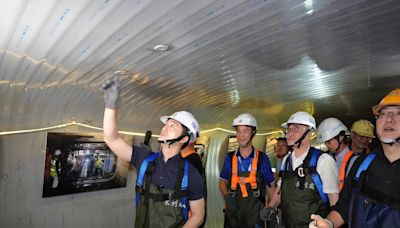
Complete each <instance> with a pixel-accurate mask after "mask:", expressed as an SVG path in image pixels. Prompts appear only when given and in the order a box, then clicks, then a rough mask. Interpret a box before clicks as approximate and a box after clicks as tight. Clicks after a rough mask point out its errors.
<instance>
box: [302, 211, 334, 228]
mask: <svg viewBox="0 0 400 228" xmlns="http://www.w3.org/2000/svg"><path fill="white" fill-rule="evenodd" d="M311 219H312V220H314V221H311V222H310V224H309V225H308V227H309V228H333V223H332V222H331V221H330V220H329V219H324V218H322V217H321V216H319V215H314V214H312V215H311Z"/></svg>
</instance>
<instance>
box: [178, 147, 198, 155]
mask: <svg viewBox="0 0 400 228" xmlns="http://www.w3.org/2000/svg"><path fill="white" fill-rule="evenodd" d="M191 154H196V151H195V150H194V149H193V148H189V147H186V148H184V149H183V150H181V156H182V158H186V157H187V156H189V155H191Z"/></svg>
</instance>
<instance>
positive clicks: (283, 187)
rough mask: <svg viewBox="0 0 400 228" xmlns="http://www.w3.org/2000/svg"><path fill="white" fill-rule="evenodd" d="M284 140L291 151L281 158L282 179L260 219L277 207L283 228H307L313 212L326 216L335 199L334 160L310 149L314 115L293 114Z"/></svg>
mask: <svg viewBox="0 0 400 228" xmlns="http://www.w3.org/2000/svg"><path fill="white" fill-rule="evenodd" d="M282 127H284V128H286V139H287V142H288V145H289V147H291V150H290V152H289V154H288V155H286V156H285V158H284V159H283V165H282V169H281V178H280V179H279V181H278V183H277V188H276V189H275V193H274V196H273V198H272V200H271V202H270V203H269V204H268V208H266V209H265V210H264V213H263V214H262V215H261V216H265V215H268V214H270V213H269V211H271V210H274V209H275V208H277V207H278V206H279V205H280V209H281V211H282V223H283V225H284V226H285V227H286V228H292V227H304V226H308V224H309V218H310V215H311V214H313V213H316V212H317V213H321V214H325V215H326V214H327V213H328V210H329V207H330V206H332V205H334V204H335V203H336V201H337V199H338V192H339V190H338V171H337V167H336V163H335V160H334V159H333V158H332V157H331V156H329V154H327V153H323V152H321V151H319V150H317V149H315V148H313V147H311V137H312V132H313V131H315V130H316V123H315V119H314V117H313V116H311V115H310V114H308V113H306V112H296V113H294V114H293V115H291V116H290V118H289V119H288V121H287V122H285V123H283V124H282ZM265 219H269V217H265Z"/></svg>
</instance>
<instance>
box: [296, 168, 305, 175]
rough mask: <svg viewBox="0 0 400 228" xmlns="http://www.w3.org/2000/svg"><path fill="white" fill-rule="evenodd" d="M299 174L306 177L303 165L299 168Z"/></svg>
mask: <svg viewBox="0 0 400 228" xmlns="http://www.w3.org/2000/svg"><path fill="white" fill-rule="evenodd" d="M297 175H298V176H299V177H305V176H306V175H305V174H304V169H303V167H300V168H298V169H297Z"/></svg>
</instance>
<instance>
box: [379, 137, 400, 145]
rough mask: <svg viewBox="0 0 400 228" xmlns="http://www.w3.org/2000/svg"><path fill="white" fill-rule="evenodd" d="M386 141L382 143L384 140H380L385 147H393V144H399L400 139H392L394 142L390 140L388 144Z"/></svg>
mask: <svg viewBox="0 0 400 228" xmlns="http://www.w3.org/2000/svg"><path fill="white" fill-rule="evenodd" d="M388 141H389V140H388ZM388 141H384V140H382V138H381V142H382V143H384V144H387V145H389V146H393V145H394V144H395V143H400V137H398V138H397V139H394V140H391V139H390V142H388Z"/></svg>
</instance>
